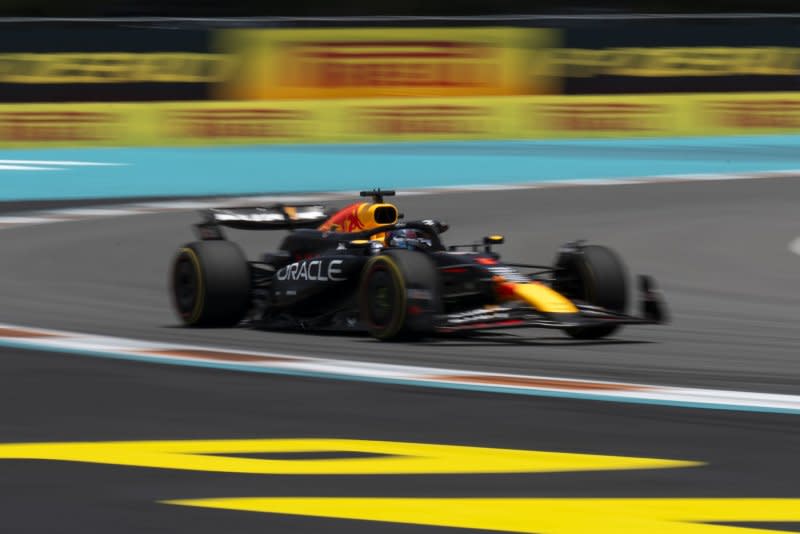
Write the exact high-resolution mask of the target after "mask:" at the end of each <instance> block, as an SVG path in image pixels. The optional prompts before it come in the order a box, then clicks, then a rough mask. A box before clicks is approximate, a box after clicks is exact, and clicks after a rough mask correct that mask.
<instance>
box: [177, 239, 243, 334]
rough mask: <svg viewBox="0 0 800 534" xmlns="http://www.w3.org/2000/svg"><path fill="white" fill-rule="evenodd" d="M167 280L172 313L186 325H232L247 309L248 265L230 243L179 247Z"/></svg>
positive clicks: (219, 242)
mask: <svg viewBox="0 0 800 534" xmlns="http://www.w3.org/2000/svg"><path fill="white" fill-rule="evenodd" d="M170 281H171V289H172V297H173V304H174V306H175V310H176V311H177V313H178V315H179V316H180V318H181V320H182V321H183V323H184V324H185V325H187V326H206V327H225V326H235V325H236V324H237V323H239V322H240V321H241V320H242V319H243V318H244V316H245V315H246V314H247V310H248V308H249V307H250V265H249V264H248V263H247V258H246V257H245V255H244V253H243V252H242V250H241V249H240V248H239V247H238V246H237V245H236V244H235V243H231V242H230V241H196V242H194V243H189V244H187V245H185V246H183V247H182V248H181V249H180V250H179V251H178V254H177V256H176V257H175V260H174V262H173V265H172V274H171V280H170Z"/></svg>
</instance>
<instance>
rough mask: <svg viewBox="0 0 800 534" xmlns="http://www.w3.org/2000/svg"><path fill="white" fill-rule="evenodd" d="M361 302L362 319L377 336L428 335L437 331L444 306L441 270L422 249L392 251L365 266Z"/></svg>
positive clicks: (393, 338)
mask: <svg viewBox="0 0 800 534" xmlns="http://www.w3.org/2000/svg"><path fill="white" fill-rule="evenodd" d="M358 303H359V313H360V316H361V322H362V324H364V326H365V327H366V329H367V331H368V332H369V333H370V335H372V336H373V337H375V338H377V339H380V340H384V341H388V340H399V339H418V338H421V337H424V336H425V335H426V334H429V333H431V332H433V321H434V316H435V314H436V313H437V312H438V311H439V308H440V291H439V273H438V270H437V269H436V266H435V265H434V263H433V261H432V260H431V259H430V258H428V257H427V256H426V255H425V254H424V253H422V252H414V251H410V250H389V251H387V252H385V253H383V254H381V255H379V256H375V257H373V258H371V259H370V260H369V261H368V262H367V264H366V265H365V266H364V270H363V271H362V275H361V283H360V286H359V291H358Z"/></svg>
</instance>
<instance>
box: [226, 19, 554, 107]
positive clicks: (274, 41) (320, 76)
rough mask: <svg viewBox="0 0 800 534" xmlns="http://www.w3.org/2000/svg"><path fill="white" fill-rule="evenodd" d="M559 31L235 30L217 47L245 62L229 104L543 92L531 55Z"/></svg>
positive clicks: (544, 83) (229, 91)
mask: <svg viewBox="0 0 800 534" xmlns="http://www.w3.org/2000/svg"><path fill="white" fill-rule="evenodd" d="M557 38H558V31H557V30H547V29H537V28H355V29H354V28H344V29H309V30H302V29H292V30H263V29H257V30H256V29H253V30H241V29H237V30H227V31H223V32H221V33H220V34H219V36H218V39H219V42H218V43H217V48H218V49H220V50H221V51H224V52H225V53H226V54H230V55H231V56H236V57H238V58H239V65H238V69H237V70H236V71H235V72H234V73H233V75H232V77H231V78H229V80H228V82H227V83H223V84H221V85H220V88H219V94H218V97H219V98H220V99H222V100H228V99H230V100H237V99H244V100H264V99H275V98H315V99H317V98H363V97H409V96H417V97H420V96H421V97H425V96H479V95H498V96H499V95H523V94H543V93H549V92H552V91H551V87H550V85H551V82H553V81H554V80H551V79H550V78H549V77H548V76H546V75H544V74H542V75H538V76H531V75H530V69H529V68H528V67H529V65H528V63H529V62H530V57H529V50H531V49H534V48H540V47H550V46H553V45H554V44H555V40H556V39H557Z"/></svg>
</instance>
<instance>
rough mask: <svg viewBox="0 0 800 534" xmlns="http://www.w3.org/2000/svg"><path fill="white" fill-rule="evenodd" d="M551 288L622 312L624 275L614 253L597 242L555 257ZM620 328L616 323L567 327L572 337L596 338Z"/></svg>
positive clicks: (625, 296) (625, 299)
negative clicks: (554, 274)
mask: <svg viewBox="0 0 800 534" xmlns="http://www.w3.org/2000/svg"><path fill="white" fill-rule="evenodd" d="M556 267H557V268H558V270H557V271H556V279H555V282H554V284H553V288H554V289H555V290H556V291H558V292H560V293H562V294H563V295H565V296H566V297H568V298H570V299H572V300H579V301H583V302H585V303H587V304H592V305H595V306H600V307H602V308H605V309H607V310H610V311H614V312H618V313H626V309H627V303H628V275H627V270H626V269H625V265H624V264H623V263H622V260H620V258H619V256H617V254H616V253H615V252H614V251H613V250H611V249H609V248H607V247H602V246H597V245H587V246H584V247H581V248H580V249H579V250H577V251H574V252H572V251H571V252H567V253H562V254H560V255H559V256H558V258H557V259H556ZM619 328H620V326H619V325H602V326H591V327H579V328H567V329H565V331H566V333H567V334H568V335H569V336H571V337H573V338H575V339H600V338H604V337H606V336H609V335H611V334H613V333H614V332H616V331H617V330H618V329H619Z"/></svg>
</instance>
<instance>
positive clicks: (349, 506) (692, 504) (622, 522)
mask: <svg viewBox="0 0 800 534" xmlns="http://www.w3.org/2000/svg"><path fill="white" fill-rule="evenodd" d="M165 502H167V503H168V504H176V505H183V506H198V507H203V508H218V509H223V510H239V511H249V512H267V513H277V514H290V515H302V516H313V517H326V518H337V519H359V520H369V521H387V522H392V523H406V524H416V525H428V526H440V527H455V528H471V529H483V530H492V531H499V532H525V533H538V534H612V533H613V534H666V533H670V534H727V533H730V534H736V533H745V532H746V533H748V534H755V533H767V532H772V533H774V532H775V531H774V530H764V529H759V528H744V527H731V526H723V525H710V524H707V523H710V522H748V521H749V522H762V523H763V522H770V521H783V522H794V521H800V499H525V498H522V499H520V498H517V499H473V498H469V499H409V498H402V499H393V498H377V499H374V498H344V499H342V498H305V497H303V498H293V497H291V498H288V497H279V498H260V497H247V498H233V499H199V500H176V501H165Z"/></svg>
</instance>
